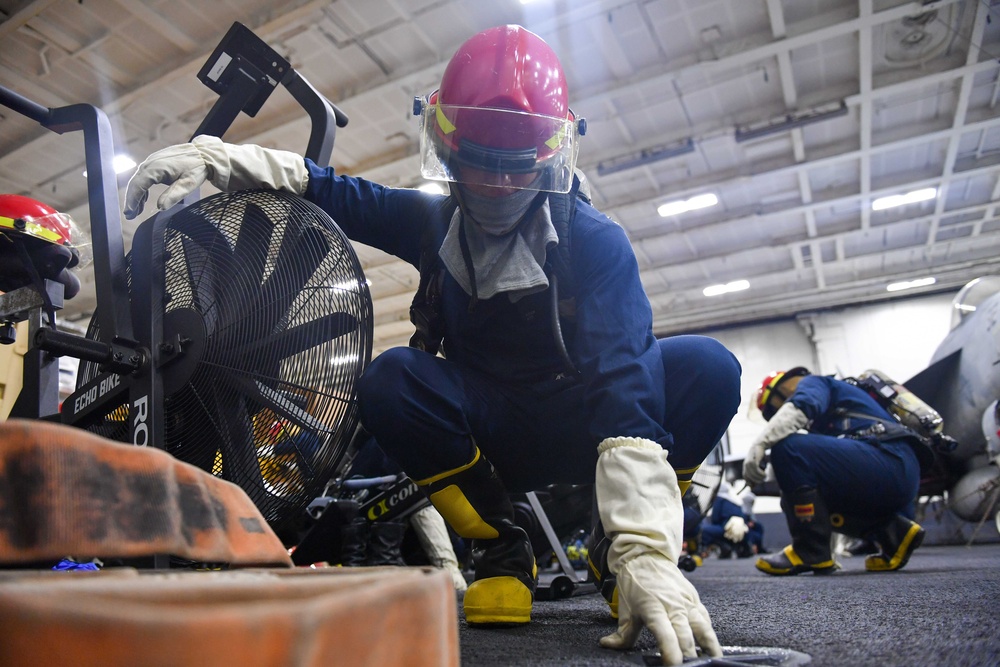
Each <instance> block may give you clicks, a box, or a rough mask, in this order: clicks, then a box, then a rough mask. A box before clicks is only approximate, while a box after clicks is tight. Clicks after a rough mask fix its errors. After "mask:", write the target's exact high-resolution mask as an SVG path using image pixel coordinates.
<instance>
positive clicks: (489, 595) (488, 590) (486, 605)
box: [462, 565, 538, 625]
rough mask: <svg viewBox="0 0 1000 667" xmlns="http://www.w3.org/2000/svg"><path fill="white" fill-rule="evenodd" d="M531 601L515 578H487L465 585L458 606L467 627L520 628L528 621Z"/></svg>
mask: <svg viewBox="0 0 1000 667" xmlns="http://www.w3.org/2000/svg"><path fill="white" fill-rule="evenodd" d="M532 573H533V574H534V575H535V576H537V574H538V566H537V565H535V566H534V567H533V569H532ZM531 602H532V595H531V590H530V589H529V588H528V587H527V586H525V585H524V584H523V583H522V582H521V580H520V579H518V578H517V577H488V578H486V579H478V580H476V581H474V582H472V583H471V584H469V588H468V590H466V591H465V599H464V600H463V601H462V607H463V609H464V611H465V622H466V623H468V624H469V625H523V624H525V623H528V622H530V621H531Z"/></svg>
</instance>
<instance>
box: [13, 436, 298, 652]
mask: <svg viewBox="0 0 1000 667" xmlns="http://www.w3.org/2000/svg"><path fill="white" fill-rule="evenodd" d="M157 554H170V555H175V556H180V557H183V558H187V559H190V560H194V561H200V562H214V563H229V564H230V565H242V566H249V565H281V566H285V567H291V566H292V561H291V558H289V556H288V552H287V550H286V549H285V547H284V545H282V544H281V541H280V540H279V539H278V537H277V536H276V535H275V534H274V531H272V530H271V527H270V526H268V525H267V522H266V521H265V520H264V517H263V516H262V515H261V513H260V510H258V509H257V507H256V505H254V504H253V502H252V501H251V500H250V497H249V496H247V494H246V493H245V492H244V491H243V489H241V488H240V487H238V486H236V485H235V484H231V483H229V482H226V481H224V480H222V479H219V478H217V477H214V476H213V475H211V474H209V473H207V472H205V471H203V470H201V469H199V468H196V467H195V466H192V465H189V464H187V463H182V462H180V461H178V460H177V459H175V458H174V457H172V456H170V455H169V454H167V453H166V452H163V451H160V450H157V449H153V448H150V447H134V446H131V445H123V444H122V443H119V442H114V441H112V440H108V439H106V438H102V437H100V436H97V435H94V434H93V433H89V432H87V431H84V430H81V429H78V428H74V427H71V426H65V425H62V424H54V423H49V422H44V421H32V420H22V419H14V420H9V421H5V422H0V563H33V562H40V561H45V560H58V559H60V558H63V557H65V556H74V557H78V558H92V557H98V558H110V557H119V558H131V557H143V556H154V555H157ZM0 664H2V663H0Z"/></svg>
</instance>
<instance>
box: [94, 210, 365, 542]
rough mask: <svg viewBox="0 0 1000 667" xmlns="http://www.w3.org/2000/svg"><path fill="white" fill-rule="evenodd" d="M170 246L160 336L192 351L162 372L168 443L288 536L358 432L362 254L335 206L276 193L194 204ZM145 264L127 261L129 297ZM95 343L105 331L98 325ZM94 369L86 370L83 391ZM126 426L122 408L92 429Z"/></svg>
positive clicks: (179, 217) (117, 430)
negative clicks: (333, 214) (331, 211)
mask: <svg viewBox="0 0 1000 667" xmlns="http://www.w3.org/2000/svg"><path fill="white" fill-rule="evenodd" d="M151 222H152V221H147V222H146V223H144V224H150V223H151ZM162 243H163V250H164V254H163V257H164V262H163V267H162V271H163V274H162V275H163V284H164V286H165V289H164V293H163V294H162V295H153V296H152V297H151V298H159V299H160V300H161V301H162V308H160V309H159V311H158V312H161V313H162V317H160V318H158V321H157V324H158V325H159V326H161V327H162V329H163V334H164V341H172V340H179V341H180V342H181V347H182V349H183V354H182V355H181V356H180V357H179V358H178V360H177V362H176V363H170V364H166V365H164V366H163V367H162V369H161V372H162V374H163V382H164V389H165V395H166V398H165V402H164V415H165V423H164V434H165V437H164V442H163V443H162V448H163V449H165V450H166V451H167V452H169V453H171V454H173V455H174V456H175V457H177V458H178V459H180V460H182V461H185V462H187V463H191V464H193V465H196V466H198V467H200V468H202V469H203V470H206V471H209V472H211V473H213V474H215V475H217V476H219V477H222V478H224V479H226V480H228V481H231V482H234V483H236V484H237V485H239V486H240V487H241V488H243V490H244V491H246V493H247V494H248V495H249V496H250V498H251V499H252V500H253V501H254V503H255V504H256V505H257V507H258V508H259V509H260V510H261V513H262V514H263V515H264V517H265V518H266V519H267V521H268V522H269V523H270V524H271V525H272V527H274V528H275V529H280V528H281V527H283V526H284V525H286V524H288V523H290V522H291V521H294V520H295V519H296V518H297V517H298V515H299V514H301V510H302V509H303V508H304V507H305V506H306V505H307V504H308V503H309V502H310V501H311V500H312V499H313V498H315V497H316V496H318V495H320V493H321V492H322V490H323V487H324V486H325V485H326V483H327V482H328V481H329V480H330V479H331V477H333V475H334V474H335V472H336V470H337V466H338V464H339V463H340V462H341V460H342V459H343V456H344V454H345V453H346V449H347V446H348V444H349V443H350V440H351V437H352V436H353V434H354V431H355V429H356V427H357V420H358V417H357V400H356V386H357V381H358V379H359V378H360V376H361V374H362V373H363V372H364V370H365V368H366V367H367V364H368V362H369V360H370V358H371V347H372V320H373V318H372V305H371V295H370V293H369V290H368V283H367V281H366V279H365V277H364V273H363V271H362V269H361V266H360V263H359V261H358V259H357V255H356V254H355V252H354V249H353V247H352V246H351V244H350V241H348V239H347V237H346V236H345V235H344V234H343V232H342V231H341V230H340V229H339V228H338V227H337V226H336V224H334V222H333V221H332V220H331V219H330V218H329V216H328V215H327V214H326V213H325V212H323V211H322V210H321V209H319V208H318V207H316V206H314V205H313V204H311V203H309V202H306V201H305V200H303V199H301V198H299V197H296V196H293V195H289V194H285V193H280V192H274V191H242V192H237V193H222V194H218V195H214V196H212V197H208V198H206V199H203V200H201V201H199V202H196V203H194V204H192V205H190V206H188V207H187V208H185V209H183V210H181V211H179V212H177V213H176V214H174V215H173V216H171V217H170V218H169V220H167V222H166V227H165V230H164V233H163V236H162ZM137 270H139V269H138V267H136V266H134V265H133V254H132V253H129V256H128V284H129V286H130V290H132V289H134V283H135V281H134V280H133V273H134V272H135V271H137ZM145 270H148V269H145ZM141 298H150V297H147V296H145V295H135V294H133V295H132V300H133V302H135V300H136V299H141ZM155 310H156V309H155V308H154V311H155ZM87 335H88V337H91V338H99V337H100V331H99V330H98V327H97V324H96V320H94V321H92V322H91V326H90V329H89V330H88V334H87ZM97 374H98V369H97V368H96V366H95V365H94V364H90V363H88V362H84V363H82V364H81V369H80V373H79V376H78V386H82V385H83V384H84V383H86V382H88V381H89V380H90V379H92V378H93V377H95V376H96V375H97ZM126 419H127V411H126V406H121V407H120V408H119V409H118V410H116V411H114V412H112V413H110V414H109V415H108V416H107V417H106V418H105V419H104V421H103V423H102V424H99V425H97V426H96V427H94V428H93V430H95V431H96V432H99V433H101V434H102V435H105V436H106V437H111V438H114V439H117V440H121V441H127V440H128V429H127V423H126ZM154 444H155V443H154Z"/></svg>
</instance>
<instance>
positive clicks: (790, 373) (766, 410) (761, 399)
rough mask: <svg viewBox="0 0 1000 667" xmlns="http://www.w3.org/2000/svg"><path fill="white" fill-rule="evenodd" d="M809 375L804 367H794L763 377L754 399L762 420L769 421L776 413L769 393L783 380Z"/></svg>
mask: <svg viewBox="0 0 1000 667" xmlns="http://www.w3.org/2000/svg"><path fill="white" fill-rule="evenodd" d="M809 374H810V373H809V371H808V370H807V369H806V368H805V367H804V366H796V367H795V368H792V369H790V370H787V371H774V372H773V373H770V374H769V375H768V376H767V377H765V378H764V381H763V382H761V384H760V389H758V390H757V396H756V397H755V402H756V404H757V409H758V410H760V412H761V414H763V415H764V419H766V420H768V421H770V420H771V417H773V416H774V413H775V412H777V409H776V408H775V407H774V406H773V405H771V403H770V401H771V393H772V392H773V391H774V390H775V389H777V388H778V387H779V386H780V385H781V383H783V382H784V381H785V380H790V379H792V378H793V377H800V376H803V375H809ZM786 398H787V397H786Z"/></svg>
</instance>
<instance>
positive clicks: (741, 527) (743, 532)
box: [722, 516, 750, 542]
mask: <svg viewBox="0 0 1000 667" xmlns="http://www.w3.org/2000/svg"><path fill="white" fill-rule="evenodd" d="M748 530H750V528H749V527H748V526H747V522H746V521H744V520H743V517H740V516H731V517H729V521H727V522H726V525H725V527H724V528H723V529H722V534H723V536H724V537H725V538H726V539H727V540H729V541H730V542H742V541H743V538H744V537H746V536H747V531H748Z"/></svg>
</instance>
